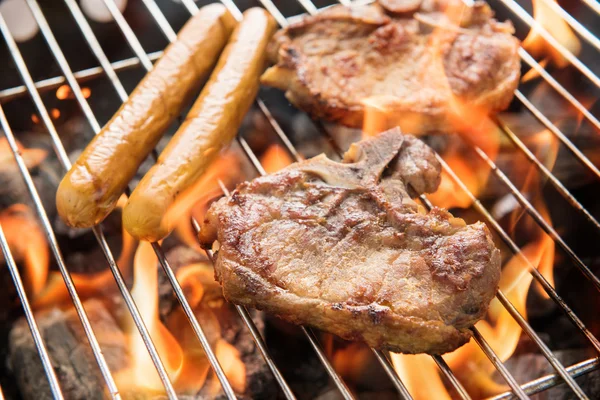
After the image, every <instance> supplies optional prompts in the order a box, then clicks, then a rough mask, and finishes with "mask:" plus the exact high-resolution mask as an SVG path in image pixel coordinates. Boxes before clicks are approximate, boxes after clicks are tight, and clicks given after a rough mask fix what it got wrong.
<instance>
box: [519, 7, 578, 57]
mask: <svg viewBox="0 0 600 400" xmlns="http://www.w3.org/2000/svg"><path fill="white" fill-rule="evenodd" d="M532 2H533V17H534V18H535V20H536V21H537V22H538V23H539V24H540V25H541V26H542V27H543V28H544V29H545V30H546V31H547V32H548V33H549V34H550V35H552V37H554V39H556V40H557V41H558V42H559V43H560V44H561V45H563V46H564V47H565V48H566V49H567V50H568V51H569V52H571V53H573V54H574V55H578V54H579V52H580V51H581V43H580V41H579V39H578V38H577V36H576V35H575V34H574V33H573V31H572V30H571V28H570V27H569V25H568V24H567V23H566V22H565V20H564V19H562V18H561V17H560V15H558V14H557V13H556V12H555V11H554V10H553V8H552V7H551V6H550V5H548V4H547V3H548V2H554V3H556V0H532ZM523 47H524V48H525V49H526V50H527V51H529V52H530V53H531V54H532V55H534V56H536V57H543V58H550V60H551V61H552V62H553V63H554V64H555V65H557V66H558V67H561V68H563V67H566V66H567V65H568V64H569V62H568V61H567V60H565V58H564V57H563V56H562V55H561V54H560V53H559V52H558V51H557V50H556V49H555V48H554V47H553V46H552V45H551V44H548V43H547V42H546V40H545V39H544V38H543V37H542V36H541V35H540V34H539V32H538V30H537V29H536V28H532V29H531V31H529V34H528V35H527V37H526V38H525V40H524V41H523Z"/></svg>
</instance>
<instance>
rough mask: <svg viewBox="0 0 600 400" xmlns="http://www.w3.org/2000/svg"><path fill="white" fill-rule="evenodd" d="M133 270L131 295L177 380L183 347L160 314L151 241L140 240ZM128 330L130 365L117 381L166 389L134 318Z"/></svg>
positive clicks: (171, 376)
mask: <svg viewBox="0 0 600 400" xmlns="http://www.w3.org/2000/svg"><path fill="white" fill-rule="evenodd" d="M133 272H134V284H133V287H132V289H131V295H132V297H133V299H134V300H135V302H136V304H137V306H138V309H139V311H140V314H141V316H142V318H143V320H144V323H145V324H146V327H147V329H148V332H150V336H151V337H152V340H153V342H154V345H155V346H156V350H157V351H158V353H159V355H160V357H161V359H162V361H163V364H164V366H165V369H166V370H167V373H168V375H169V377H170V379H171V380H172V381H176V379H177V377H178V375H179V372H180V371H181V368H182V364H183V350H182V349H181V346H180V345H179V343H178V342H177V340H176V339H175V338H174V337H173V335H172V334H171V333H170V332H169V331H168V330H167V328H166V327H165V326H164V325H163V323H162V322H161V321H160V319H159V316H158V275H157V272H158V260H157V258H156V255H155V254H154V250H153V249H152V245H151V244H150V243H147V242H142V243H140V244H139V246H138V248H137V251H136V253H135V257H134V261H133ZM125 333H126V335H127V337H128V338H129V350H130V356H131V365H130V366H129V368H128V370H127V372H119V374H118V375H117V377H116V378H117V383H118V384H119V386H120V387H130V388H131V387H133V388H136V389H138V390H139V389H142V390H148V391H155V392H161V391H163V390H164V388H163V385H162V383H161V380H160V378H159V376H158V373H157V372H156V369H155V367H154V364H153V363H152V360H151V359H150V355H149V354H148V350H147V349H146V346H145V344H144V342H143V341H142V338H141V336H140V335H139V333H138V331H137V328H136V327H135V325H134V324H133V322H132V321H129V323H128V324H127V327H126V332H125Z"/></svg>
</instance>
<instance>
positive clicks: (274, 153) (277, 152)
mask: <svg viewBox="0 0 600 400" xmlns="http://www.w3.org/2000/svg"><path fill="white" fill-rule="evenodd" d="M292 162H294V161H293V160H292V157H290V155H289V154H288V152H287V151H286V150H285V149H284V148H283V147H281V146H279V145H278V144H273V145H271V146H269V148H268V149H267V150H266V151H265V152H264V154H263V155H262V157H261V159H260V163H261V164H262V166H263V168H264V169H265V171H266V172H267V174H272V173H273V172H277V171H279V170H280V169H283V168H285V167H287V166H288V165H290V164H291V163H292Z"/></svg>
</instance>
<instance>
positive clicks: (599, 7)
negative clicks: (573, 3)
mask: <svg viewBox="0 0 600 400" xmlns="http://www.w3.org/2000/svg"><path fill="white" fill-rule="evenodd" d="M581 1H583V2H584V3H585V4H586V5H587V6H588V7H590V8H591V9H592V10H594V11H595V12H596V14H600V4H598V2H597V1H596V0H581Z"/></svg>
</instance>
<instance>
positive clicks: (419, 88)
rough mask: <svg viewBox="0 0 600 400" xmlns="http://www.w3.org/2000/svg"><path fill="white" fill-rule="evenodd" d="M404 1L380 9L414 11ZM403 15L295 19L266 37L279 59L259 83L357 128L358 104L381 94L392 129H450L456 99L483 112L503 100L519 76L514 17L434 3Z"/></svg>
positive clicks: (370, 12) (331, 14)
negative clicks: (507, 18)
mask: <svg viewBox="0 0 600 400" xmlns="http://www.w3.org/2000/svg"><path fill="white" fill-rule="evenodd" d="M408 3H410V2H403V1H400V2H398V1H386V2H384V4H383V6H386V7H387V8H388V10H390V9H392V8H393V9H395V10H398V11H399V10H400V9H401V8H402V7H403V6H406V10H411V8H410V7H412V6H410V5H409V4H408ZM458 3H460V4H462V2H461V1H458ZM461 7H462V6H461ZM407 12H410V13H411V14H412V16H407V15H405V14H402V15H399V14H393V15H391V16H390V15H387V14H386V12H385V10H384V9H383V8H382V7H380V6H379V5H372V6H363V7H353V8H347V7H343V6H336V7H331V8H330V9H328V10H326V11H324V12H322V13H319V14H317V15H315V16H310V17H306V18H304V19H303V20H302V21H299V22H298V23H295V24H291V25H290V26H288V27H286V28H284V29H282V30H281V31H279V32H278V33H277V34H276V35H275V37H274V39H273V41H272V43H271V47H270V50H269V55H270V57H271V60H272V62H274V63H276V65H275V66H273V67H271V68H270V69H268V70H267V71H266V72H265V73H264V74H263V76H262V83H264V84H266V85H269V86H274V87H277V88H280V89H281V90H284V91H285V94H286V97H287V98H288V100H289V101H290V102H291V103H292V104H294V105H296V106H297V107H299V108H301V109H303V110H305V111H307V112H308V113H310V114H311V116H313V117H314V118H321V119H326V120H329V121H333V122H338V123H341V124H344V125H347V126H352V127H362V125H363V114H364V105H363V102H364V101H365V100H366V99H369V98H371V99H372V98H374V97H377V98H378V102H379V103H381V102H383V103H384V104H383V105H384V107H385V108H386V110H388V118H387V120H388V121H387V122H388V126H389V127H392V126H400V127H401V128H402V130H403V131H404V132H409V133H412V134H425V133H432V132H438V131H447V130H448V125H449V124H452V123H453V122H454V123H456V118H460V115H459V113H457V112H456V105H457V104H463V105H466V106H467V108H468V109H469V112H471V111H472V109H478V110H479V112H481V113H484V114H485V113H494V112H498V111H501V110H504V109H505V108H506V107H508V105H509V103H510V101H511V100H512V97H513V93H514V90H515V89H516V87H517V85H518V82H519V76H520V62H519V56H518V48H519V41H518V40H517V39H516V38H515V37H514V36H512V32H513V28H512V25H511V24H510V23H499V22H497V21H496V20H494V19H493V18H492V16H493V13H492V11H491V10H490V8H489V7H488V6H487V4H485V3H483V2H476V4H475V5H474V6H473V7H472V8H468V9H466V10H465V9H463V8H460V9H459V8H458V6H457V5H456V0H445V1H440V0H437V1H433V0H430V1H423V2H422V4H420V9H419V10H417V11H416V12H414V10H413V11H407ZM450 126H453V125H450Z"/></svg>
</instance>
